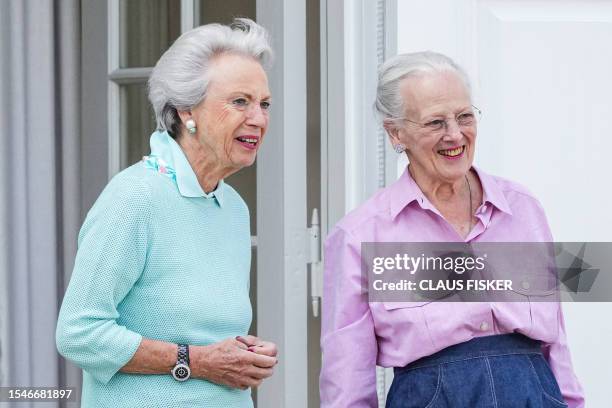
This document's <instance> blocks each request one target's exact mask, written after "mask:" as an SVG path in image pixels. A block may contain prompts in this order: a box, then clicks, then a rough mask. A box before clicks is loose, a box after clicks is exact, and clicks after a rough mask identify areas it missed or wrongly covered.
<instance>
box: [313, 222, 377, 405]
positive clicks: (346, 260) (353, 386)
mask: <svg viewBox="0 0 612 408" xmlns="http://www.w3.org/2000/svg"><path fill="white" fill-rule="evenodd" d="M360 253H361V243H360V242H357V241H356V240H355V239H354V237H352V236H350V235H349V234H348V232H346V231H344V230H342V229H340V228H336V229H335V230H334V231H333V232H332V233H331V234H330V235H329V237H328V239H327V241H326V243H325V272H324V281H323V282H324V283H323V310H322V328H321V348H322V351H323V365H322V369H321V377H320V392H321V407H322V408H341V407H351V408H359V407H377V406H378V400H377V395H376V356H377V352H378V347H377V343H376V337H375V333H374V322H373V319H372V314H371V312H370V308H369V305H368V301H367V294H366V293H365V291H364V289H363V288H362V279H363V278H362V274H361V257H360Z"/></svg>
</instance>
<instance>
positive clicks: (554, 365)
mask: <svg viewBox="0 0 612 408" xmlns="http://www.w3.org/2000/svg"><path fill="white" fill-rule="evenodd" d="M536 207H537V212H536V213H537V214H539V215H538V221H539V222H538V223H535V225H537V227H538V230H537V233H536V236H538V237H540V238H541V239H542V241H543V242H553V241H554V239H553V235H552V232H551V230H550V226H549V224H548V220H547V218H546V214H545V212H544V208H543V207H542V204H540V202H539V201H537V200H536ZM558 326H559V330H558V332H559V335H558V336H557V340H556V341H555V342H554V343H550V344H545V345H544V346H543V347H542V353H543V354H544V357H545V358H546V360H547V361H548V364H549V365H550V368H551V370H552V372H553V374H554V376H555V379H556V380H557V383H558V384H559V388H560V390H561V395H563V399H564V400H565V401H566V402H567V403H568V405H569V407H570V408H583V407H584V404H585V402H584V391H583V390H582V387H581V386H580V382H578V378H577V377H576V375H575V374H574V368H573V366H572V358H571V355H570V351H569V346H568V344H567V335H566V333H565V319H564V317H563V309H562V304H559V308H558Z"/></svg>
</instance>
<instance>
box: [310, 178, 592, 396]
mask: <svg viewBox="0 0 612 408" xmlns="http://www.w3.org/2000/svg"><path fill="white" fill-rule="evenodd" d="M474 170H476V172H477V174H478V176H479V178H480V181H481V184H482V187H483V202H482V204H481V206H480V207H479V208H478V209H477V210H476V217H477V218H478V223H477V224H476V225H475V226H474V227H473V229H472V231H471V232H470V233H469V235H468V236H467V237H466V238H465V242H478V241H482V242H550V241H552V236H551V232H550V229H549V227H548V224H547V221H546V216H545V214H544V210H543V209H542V207H541V205H540V203H539V202H538V201H537V200H536V199H535V198H534V197H533V195H532V194H530V193H529V192H528V191H527V190H526V189H525V188H524V187H521V186H520V185H518V184H516V183H513V182H511V181H508V180H504V179H501V178H498V177H493V176H490V175H487V174H485V173H483V172H482V171H480V170H477V169H474ZM458 241H459V242H460V241H463V239H462V238H461V237H460V236H459V235H458V234H457V232H456V231H455V230H454V229H453V227H452V226H451V225H450V224H449V223H448V222H447V221H446V220H445V219H444V217H442V215H441V214H440V212H439V211H438V210H437V209H436V208H435V207H434V206H433V205H432V204H431V202H430V201H429V200H428V199H427V197H426V196H425V195H424V194H423V193H422V191H421V190H420V188H419V187H418V185H417V184H416V183H415V181H414V180H413V179H412V177H411V176H410V173H409V172H408V171H407V170H406V171H405V172H404V174H403V175H402V176H401V177H400V179H399V180H398V181H396V182H395V183H394V184H393V185H391V186H389V187H388V188H385V189H383V190H381V191H379V192H378V193H377V194H376V195H374V196H373V197H372V198H371V199H369V200H368V201H367V202H366V203H364V204H363V205H362V206H360V207H359V208H357V209H356V210H354V211H352V212H351V213H350V214H348V215H347V216H345V217H344V218H343V219H342V220H341V221H340V222H339V223H338V224H337V225H336V227H335V228H334V229H333V230H332V232H331V233H330V234H329V237H328V238H327V241H326V244H325V276H324V297H323V323H322V335H321V347H322V349H323V368H322V370H321V379H320V386H321V406H322V407H325V408H331V407H333V408H340V407H351V408H357V407H376V406H377V397H376V375H375V365H376V364H378V365H380V366H383V367H403V366H405V365H407V364H408V363H410V362H412V361H415V360H417V359H419V358H421V357H424V356H428V355H431V354H433V353H435V352H437V351H439V350H442V349H444V348H446V347H448V346H451V345H453V344H458V343H462V342H466V341H468V340H470V339H473V338H474V337H479V336H490V335H494V334H505V333H512V332H518V333H522V334H524V335H526V336H529V337H531V338H532V339H536V340H541V341H542V342H543V347H542V351H543V353H544V356H545V357H546V358H547V360H548V362H549V364H550V366H551V368H552V371H553V373H554V375H555V377H556V379H557V381H558V383H559V386H560V388H561V392H562V394H563V397H564V399H565V401H566V402H568V403H569V406H570V407H583V406H584V397H583V391H582V388H581V386H580V384H579V382H578V380H577V378H576V376H575V375H574V371H573V368H572V363H571V358H570V353H569V349H568V345H567V339H566V335H565V326H564V322H563V313H562V311H561V306H560V304H558V303H550V302H533V303H529V302H513V303H502V302H499V303H494V302H489V303H484V302H481V303H451V302H429V303H428V302H420V303H419V302H414V303H405V302H404V303H399V302H396V303H393V302H389V303H384V302H382V303H368V301H367V298H366V297H364V295H363V294H362V279H363V275H362V273H361V266H360V265H361V263H360V262H361V260H360V252H361V243H362V242H458Z"/></svg>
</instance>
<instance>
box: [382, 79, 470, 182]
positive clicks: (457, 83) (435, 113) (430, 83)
mask: <svg viewBox="0 0 612 408" xmlns="http://www.w3.org/2000/svg"><path fill="white" fill-rule="evenodd" d="M400 92H401V95H402V98H403V100H404V101H405V105H406V106H407V109H406V111H405V112H404V118H406V119H407V120H404V121H402V122H401V123H400V124H399V125H386V126H385V127H386V128H387V131H388V132H389V136H390V138H391V142H392V143H393V144H394V145H396V144H400V143H401V144H403V145H404V146H406V152H407V154H408V158H409V160H410V167H411V171H412V172H413V174H418V175H419V176H421V177H426V178H427V179H429V180H432V181H434V182H435V181H438V182H445V183H453V182H456V181H457V180H459V179H460V178H463V177H464V176H465V174H466V173H467V172H468V171H469V169H470V167H471V166H472V162H473V160H474V150H475V147H476V146H475V143H476V124H475V122H474V123H473V124H472V125H470V126H465V125H460V123H462V124H465V123H466V122H469V115H470V114H471V113H472V112H473V108H472V105H471V99H470V93H469V91H468V89H467V88H466V86H465V84H464V83H463V81H462V80H461V79H460V78H459V77H458V76H457V74H455V73H453V72H441V73H431V74H424V75H420V76H415V77H409V78H406V79H404V80H403V81H402V83H401V85H400ZM462 115H468V116H462ZM466 117H467V118H468V120H465V118H466ZM456 119H458V121H459V123H457V120H456ZM441 121H446V124H447V126H440V124H441ZM413 122H416V123H413ZM436 127H440V128H441V129H440V130H438V131H435V129H436Z"/></svg>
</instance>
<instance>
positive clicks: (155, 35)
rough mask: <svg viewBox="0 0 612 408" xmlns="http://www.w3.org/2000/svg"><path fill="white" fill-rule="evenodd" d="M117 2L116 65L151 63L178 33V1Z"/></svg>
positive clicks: (127, 66)
mask: <svg viewBox="0 0 612 408" xmlns="http://www.w3.org/2000/svg"><path fill="white" fill-rule="evenodd" d="M119 4H120V5H119V7H120V8H119V13H120V17H119V20H120V24H119V38H120V40H119V41H120V51H119V52H120V54H119V66H120V67H121V68H133V67H151V66H154V65H155V63H156V62H157V60H158V59H159V57H161V55H162V54H163V52H164V51H166V50H167V49H168V47H169V46H170V45H171V44H172V43H173V42H174V40H176V39H177V38H178V36H179V35H180V33H181V0H120V3H119Z"/></svg>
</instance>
